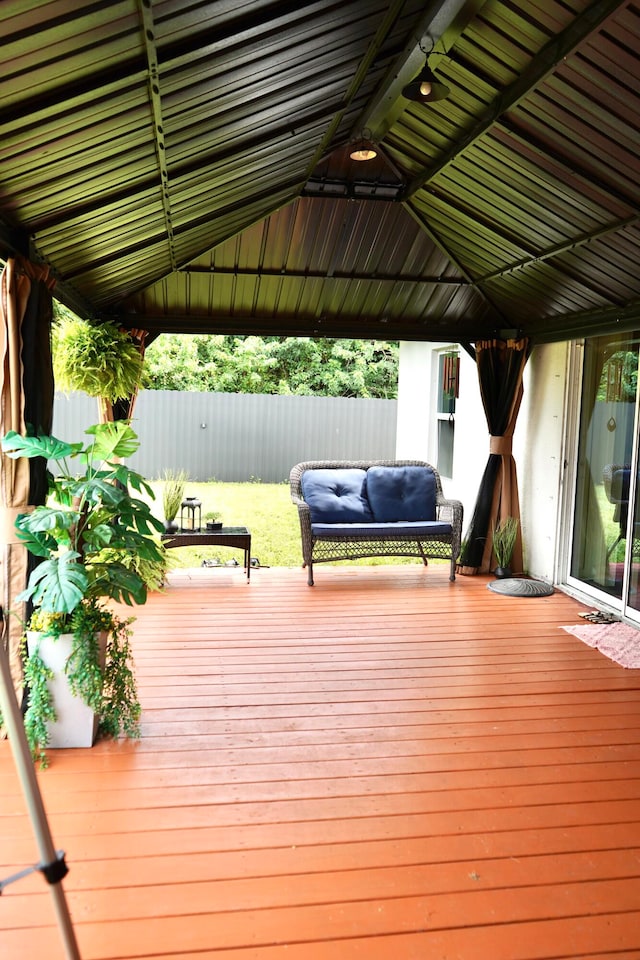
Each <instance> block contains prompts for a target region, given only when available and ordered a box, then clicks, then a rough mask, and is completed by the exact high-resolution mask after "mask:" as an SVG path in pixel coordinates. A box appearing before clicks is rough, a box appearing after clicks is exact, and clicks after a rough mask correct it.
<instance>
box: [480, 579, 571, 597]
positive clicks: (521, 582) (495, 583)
mask: <svg viewBox="0 0 640 960" xmlns="http://www.w3.org/2000/svg"><path fill="white" fill-rule="evenodd" d="M487 586H488V587H489V590H493V592H494V593H501V594H502V595H503V596H504V597H550V596H551V594H552V593H553V592H554V591H553V587H552V586H551V584H550V583H545V582H544V580H529V579H528V578H526V577H506V578H505V579H504V580H491V581H490V582H489V583H488V584H487Z"/></svg>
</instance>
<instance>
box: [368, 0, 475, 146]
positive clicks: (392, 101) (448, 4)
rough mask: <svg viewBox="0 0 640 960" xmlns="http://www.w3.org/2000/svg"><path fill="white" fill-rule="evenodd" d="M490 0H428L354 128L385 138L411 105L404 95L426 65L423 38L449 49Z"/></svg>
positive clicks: (376, 137) (445, 49)
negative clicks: (407, 86)
mask: <svg viewBox="0 0 640 960" xmlns="http://www.w3.org/2000/svg"><path fill="white" fill-rule="evenodd" d="M486 2H487V0H432V2H430V3H428V4H427V5H426V7H425V10H424V11H423V13H422V15H421V17H420V19H419V20H418V22H417V23H416V24H415V26H414V28H413V30H412V32H411V36H410V37H409V39H408V40H407V42H406V44H405V46H404V48H403V49H402V51H401V53H400V54H399V56H398V57H396V59H395V61H394V62H393V63H392V64H391V66H390V68H389V70H388V71H387V73H386V75H385V77H384V78H383V80H382V82H381V83H380V85H379V87H378V89H377V91H376V92H375V94H374V96H373V97H372V98H371V100H370V101H369V103H368V104H367V106H366V107H365V109H364V110H363V112H362V113H361V114H360V116H359V117H358V120H357V121H356V123H355V125H354V131H355V132H356V133H357V131H360V130H364V129H367V130H371V135H372V137H373V139H375V140H376V141H378V140H382V139H383V138H384V137H385V136H386V134H387V133H388V131H389V130H390V129H391V127H392V126H393V124H394V123H395V121H396V120H397V119H398V117H399V116H400V114H401V113H402V112H403V111H404V110H405V109H406V108H407V106H408V101H407V100H405V99H404V98H403V97H402V88H403V87H404V86H405V85H406V84H407V83H408V82H409V81H410V80H412V79H413V77H414V76H415V75H416V74H417V73H418V72H419V71H420V70H421V69H422V67H423V66H424V61H425V53H424V51H423V49H422V41H423V38H424V37H425V36H427V35H428V37H429V39H430V40H431V41H432V42H433V44H434V46H435V44H440V46H441V47H444V51H445V52H446V51H447V50H448V49H449V47H450V46H452V45H453V43H454V42H455V40H456V39H457V37H458V36H459V35H460V34H461V33H462V31H463V30H464V29H465V27H466V26H467V24H468V23H469V21H470V20H471V19H473V17H475V16H476V15H477V13H478V10H479V9H480V8H481V7H482V6H484V4H485V3H486Z"/></svg>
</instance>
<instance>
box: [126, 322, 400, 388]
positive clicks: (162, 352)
mask: <svg viewBox="0 0 640 960" xmlns="http://www.w3.org/2000/svg"><path fill="white" fill-rule="evenodd" d="M398 352H399V348H398V344H397V343H392V342H384V341H377V340H328V339H321V340H311V339H308V338H304V337H228V336H222V335H206V336H204V335H188V334H163V335H162V336H160V337H158V339H157V340H155V341H154V342H153V343H152V344H151V345H150V346H149V347H148V349H147V351H146V354H145V363H144V373H143V380H142V384H143V386H144V387H145V388H146V389H148V390H201V391H208V392H211V393H268V394H302V395H314V396H327V397H364V398H382V399H393V398H395V397H396V396H397V391H398Z"/></svg>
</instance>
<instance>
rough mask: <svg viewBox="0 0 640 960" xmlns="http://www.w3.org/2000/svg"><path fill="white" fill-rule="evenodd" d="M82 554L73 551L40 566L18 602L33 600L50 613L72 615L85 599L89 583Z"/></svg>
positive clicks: (32, 575)
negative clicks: (80, 557)
mask: <svg viewBox="0 0 640 960" xmlns="http://www.w3.org/2000/svg"><path fill="white" fill-rule="evenodd" d="M78 556H79V555H78V554H77V553H75V552H74V551H72V550H70V551H68V552H67V553H63V554H62V555H61V556H60V557H56V558H54V559H51V560H45V561H44V563H41V564H39V566H37V567H36V569H35V570H34V571H33V573H32V574H31V576H30V578H29V585H28V587H27V589H26V590H23V592H22V593H21V594H19V596H18V597H17V598H16V599H18V600H28V599H29V598H31V599H32V600H33V603H34V604H35V606H39V607H41V608H42V609H43V610H45V611H46V612H47V613H72V612H73V611H74V610H75V608H76V607H77V606H78V604H79V603H80V601H81V600H82V598H83V597H84V595H85V593H86V589H87V584H88V579H87V574H86V571H85V568H84V567H83V566H82V564H80V563H77V559H78Z"/></svg>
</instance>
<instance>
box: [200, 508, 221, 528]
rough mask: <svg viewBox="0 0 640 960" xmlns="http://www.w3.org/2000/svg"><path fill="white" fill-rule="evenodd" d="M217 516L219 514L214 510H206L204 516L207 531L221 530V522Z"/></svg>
mask: <svg viewBox="0 0 640 960" xmlns="http://www.w3.org/2000/svg"><path fill="white" fill-rule="evenodd" d="M219 516H220V514H219V513H218V512H217V511H216V510H207V512H206V513H205V515H204V520H205V524H206V527H207V530H209V531H214V530H221V529H222V521H221V520H219V519H218V518H219Z"/></svg>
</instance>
